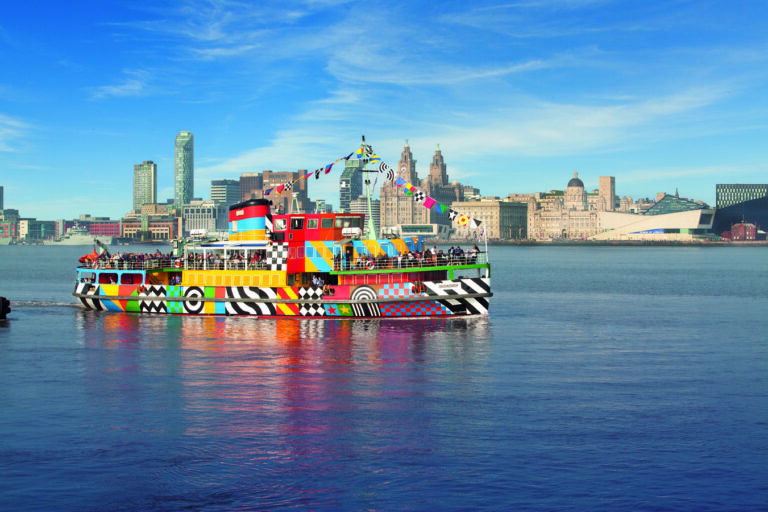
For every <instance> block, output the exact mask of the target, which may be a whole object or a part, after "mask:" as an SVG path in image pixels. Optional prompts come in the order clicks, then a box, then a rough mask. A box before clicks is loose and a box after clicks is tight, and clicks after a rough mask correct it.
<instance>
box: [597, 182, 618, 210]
mask: <svg viewBox="0 0 768 512" xmlns="http://www.w3.org/2000/svg"><path fill="white" fill-rule="evenodd" d="M599 187H600V188H599V189H598V190H599V195H600V197H602V198H603V200H604V201H605V210H606V211H609V212H612V211H613V210H615V209H616V178H615V177H613V176H600V181H599Z"/></svg>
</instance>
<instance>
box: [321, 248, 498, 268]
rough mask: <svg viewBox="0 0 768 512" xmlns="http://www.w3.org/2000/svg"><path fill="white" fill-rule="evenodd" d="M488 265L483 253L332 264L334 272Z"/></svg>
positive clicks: (404, 257) (369, 259) (402, 256)
mask: <svg viewBox="0 0 768 512" xmlns="http://www.w3.org/2000/svg"><path fill="white" fill-rule="evenodd" d="M487 263H488V255H487V254H486V253H484V252H481V253H478V254H466V253H465V254H463V255H459V256H453V257H449V256H443V257H440V256H439V255H438V256H432V255H427V256H421V257H418V258H417V257H409V256H407V255H401V256H400V257H391V258H390V257H386V256H379V257H378V258H373V257H372V258H367V257H360V258H358V259H357V260H354V261H348V260H341V261H338V260H336V261H335V262H334V270H335V271H353V270H355V271H362V270H399V269H413V268H425V267H453V266H457V265H475V264H480V265H484V264H487Z"/></svg>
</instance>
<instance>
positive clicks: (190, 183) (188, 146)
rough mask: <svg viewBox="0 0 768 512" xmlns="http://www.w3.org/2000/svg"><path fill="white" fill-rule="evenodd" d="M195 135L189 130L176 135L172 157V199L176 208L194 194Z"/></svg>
mask: <svg viewBox="0 0 768 512" xmlns="http://www.w3.org/2000/svg"><path fill="white" fill-rule="evenodd" d="M194 144H195V137H194V135H193V134H192V133H190V132H185V131H182V132H179V134H178V135H176V142H175V145H174V158H173V183H174V195H173V201H174V203H175V206H176V208H181V207H182V206H183V205H185V204H188V203H189V202H190V201H192V198H193V197H194V195H195V190H194V189H195V150H194Z"/></svg>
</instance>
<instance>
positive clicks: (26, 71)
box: [0, 0, 768, 218]
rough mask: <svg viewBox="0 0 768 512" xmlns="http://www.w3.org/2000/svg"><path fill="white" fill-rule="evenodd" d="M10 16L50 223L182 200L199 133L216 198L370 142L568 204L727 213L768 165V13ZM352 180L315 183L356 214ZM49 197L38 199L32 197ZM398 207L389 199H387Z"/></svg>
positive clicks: (23, 167)
mask: <svg viewBox="0 0 768 512" xmlns="http://www.w3.org/2000/svg"><path fill="white" fill-rule="evenodd" d="M432 6H433V4H431V3H426V2H411V3H407V4H406V5H397V4H393V5H387V6H381V7H379V6H366V5H360V4H356V3H351V2H332V3H318V2H307V3H302V2H293V3H290V4H285V7H282V6H248V5H243V4H240V3H237V4H235V3H230V2H226V1H205V2H202V1H201V2H198V1H194V0H190V1H188V2H183V3H179V4H176V6H174V7H158V6H156V5H152V4H142V3H138V4H132V3H131V4H118V5H104V4H102V3H99V2H92V1H86V2H80V3H77V4H74V5H58V4H51V5H50V6H48V7H47V8H46V16H45V17H42V18H41V17H40V16H37V15H36V13H34V12H33V11H32V9H34V6H33V5H27V4H19V5H17V4H8V5H3V6H0V48H1V49H2V50H0V64H2V65H3V67H4V68H5V69H7V70H14V73H7V74H5V76H4V77H2V78H0V182H2V183H3V185H4V188H5V190H4V192H5V194H4V195H5V207H6V208H14V209H18V210H19V211H20V213H21V214H22V215H25V216H35V217H38V218H76V217H77V216H79V215H80V214H82V213H91V214H93V215H98V216H108V217H112V218H119V217H121V216H122V215H124V214H125V213H126V212H127V211H129V210H130V208H131V192H130V191H131V185H132V172H131V171H132V168H133V165H134V164H135V163H136V162H142V161H146V160H152V161H154V162H155V163H156V164H157V165H158V200H160V201H163V200H165V199H166V198H173V197H174V170H173V169H174V136H175V135H176V134H178V133H179V132H180V131H182V130H188V131H189V132H191V133H194V134H195V139H196V140H195V146H196V147H195V169H194V178H195V182H194V189H195V191H196V193H195V196H198V197H200V196H203V197H204V196H206V195H207V191H208V190H209V188H210V182H211V181H212V180H218V179H237V178H239V176H240V175H241V174H242V173H248V172H260V171H262V170H266V169H271V170H274V171H285V172H290V171H296V170H297V169H310V170H311V169H314V168H317V167H320V166H323V165H325V164H327V163H329V162H331V161H333V160H335V159H336V158H338V157H339V156H343V155H344V154H347V153H348V152H349V151H351V150H353V149H354V148H355V147H356V146H357V145H358V144H359V141H360V135H361V134H365V135H366V138H367V140H368V142H369V143H371V144H372V145H373V147H374V149H375V150H376V151H377V153H378V154H379V155H381V157H382V159H383V160H384V161H386V162H387V163H389V164H390V165H392V166H394V165H395V164H396V163H397V160H398V155H399V154H400V152H401V150H402V147H403V145H404V142H405V140H406V139H408V140H409V145H410V147H411V148H412V151H413V153H414V157H415V159H416V160H417V172H418V174H419V176H420V177H425V176H427V175H428V173H429V161H430V159H431V157H432V155H433V153H434V150H435V147H436V146H437V144H440V147H441V149H442V151H443V156H444V158H445V162H446V164H447V173H448V175H449V176H450V179H451V180H457V181H460V182H462V183H465V184H471V185H473V186H475V187H477V188H479V189H480V191H481V193H482V194H483V195H497V196H502V197H503V196H505V195H506V194H507V193H530V192H541V191H547V190H550V189H553V188H561V187H562V184H563V183H565V181H567V178H568V176H570V175H571V174H572V173H573V172H574V170H576V171H578V173H579V176H581V177H583V179H584V182H585V185H586V186H587V187H588V188H589V189H590V190H592V189H593V188H597V186H598V177H599V176H615V177H616V185H617V187H616V194H617V195H618V196H623V195H632V196H633V197H635V198H637V197H649V198H654V197H655V195H656V193H657V192H667V193H674V192H675V190H679V192H680V195H681V196H685V197H689V198H692V199H697V200H702V201H705V202H707V203H708V204H711V205H713V204H714V202H715V185H716V184H717V183H763V182H765V175H766V171H767V170H768V169H767V167H768V158H767V157H768V149H767V148H766V147H765V146H766V144H765V140H767V139H768V137H767V136H766V135H768V127H767V126H766V122H765V119H766V115H765V114H766V104H765V99H764V98H765V97H766V94H765V92H766V76H765V75H766V71H765V69H768V66H766V60H768V54H767V53H766V52H765V49H766V46H768V44H766V43H768V30H765V28H766V25H767V24H768V22H766V20H767V19H768V16H766V14H768V6H766V4H764V3H762V2H744V3H740V4H739V6H738V7H739V9H734V8H732V7H731V6H729V5H724V4H721V3H710V2H695V3H688V2H675V3H670V2H663V3H662V2H658V3H650V4H648V3H645V4H642V5H640V4H633V3H627V2H608V1H591V0H570V1H543V0H542V1H539V0H537V1H528V2H520V3H494V2H481V3H474V4H472V5H471V6H468V5H464V4H441V5H440V11H435V10H434V8H433V7H432ZM341 171H342V168H341V167H335V168H334V170H333V174H332V175H329V176H328V177H327V178H331V179H322V180H318V181H317V182H316V183H312V184H311V188H310V190H309V195H310V197H311V198H312V199H320V198H322V199H325V200H326V201H328V202H331V203H333V204H334V206H335V207H338V204H339V198H338V183H339V181H338V180H339V177H340V173H341ZM33 184H34V185H33ZM377 194H378V191H377Z"/></svg>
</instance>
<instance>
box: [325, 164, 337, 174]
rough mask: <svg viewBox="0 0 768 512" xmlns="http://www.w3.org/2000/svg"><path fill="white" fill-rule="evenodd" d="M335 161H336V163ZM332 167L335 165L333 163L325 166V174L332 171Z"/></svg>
mask: <svg viewBox="0 0 768 512" xmlns="http://www.w3.org/2000/svg"><path fill="white" fill-rule="evenodd" d="M335 163H336V162H334V164H335ZM331 167H333V164H328V165H326V166H325V174H328V173H329V172H331Z"/></svg>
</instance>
